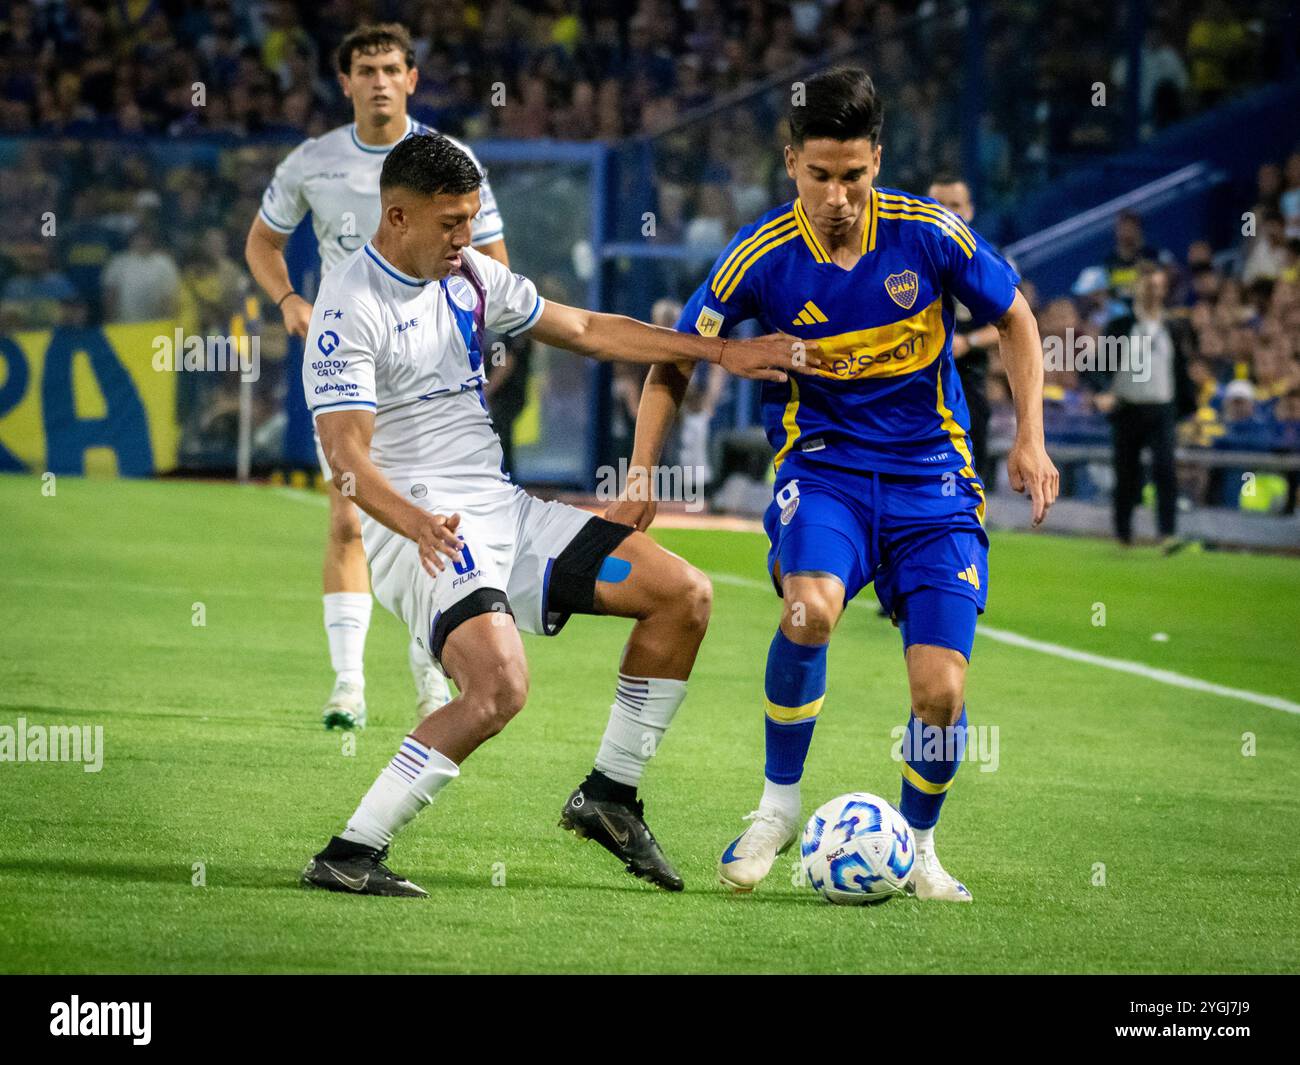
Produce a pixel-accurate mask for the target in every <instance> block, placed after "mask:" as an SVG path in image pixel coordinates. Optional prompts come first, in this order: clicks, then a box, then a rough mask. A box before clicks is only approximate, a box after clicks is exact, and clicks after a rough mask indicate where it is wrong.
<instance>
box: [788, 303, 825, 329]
mask: <svg viewBox="0 0 1300 1065" xmlns="http://www.w3.org/2000/svg"><path fill="white" fill-rule="evenodd" d="M824 321H826V315H824V314H822V312H821V308H820V307H818V306H817V304H815V303H813V301H812V300H809V301H808V302H807V303H805V304H804V305H803V310H801V311H800V312H799V313H798V314H797V315H795V318H794V321H793V322H791V323H790V324H791V325H816V324H818V323H819V322H824Z"/></svg>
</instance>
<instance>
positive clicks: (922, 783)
mask: <svg viewBox="0 0 1300 1065" xmlns="http://www.w3.org/2000/svg"><path fill="white" fill-rule="evenodd" d="M965 753H966V707H965V706H962V708H961V717H959V718H958V719H957V723H956V724H955V725H950V726H948V727H947V728H940V727H939V726H937V725H926V724H924V723H923V722H922V721H921V719H920V718H919V717H917V716H916V715H915V714H913V715H912V716H911V719H910V720H909V721H908V722H907V732H906V733H905V734H904V736H903V794H902V797H901V798H900V799H899V802H898V809H899V812H900V813H901V814H902V815H903V816H904V817H905V818H906V819H907V823H908V824H909V825H911V826H912V827H913V828H933V827H934V826H935V825H936V824H937V823H938V821H939V810H940V808H941V807H942V806H943V800H944V796H945V795H947V794H948V788H949V787H950V786H951V784H952V781H953V777H955V776H956V775H957V767H958V766H960V765H961V760H962V757H963V756H964V755H965Z"/></svg>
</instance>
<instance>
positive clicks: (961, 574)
mask: <svg viewBox="0 0 1300 1065" xmlns="http://www.w3.org/2000/svg"><path fill="white" fill-rule="evenodd" d="M957 579H958V580H959V581H965V582H966V583H967V584H969V585H970V586H971V587H972V588H974V589H975V590H976V591H979V587H980V575H979V573H978V572H976V569H975V567H974V566H973V565H972V566H967V567H966V568H965V569H964V570H959V571H958V573H957Z"/></svg>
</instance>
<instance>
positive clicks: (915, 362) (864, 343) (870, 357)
mask: <svg viewBox="0 0 1300 1065" xmlns="http://www.w3.org/2000/svg"><path fill="white" fill-rule="evenodd" d="M947 335H948V334H947V332H946V331H945V330H944V327H943V298H942V297H939V298H938V299H936V300H935V301H934V302H933V303H931V304H930V305H929V306H928V307H926V308H924V309H922V310H919V311H917V312H916V313H915V314H914V315H912V316H911V317H910V318H904V319H903V320H902V321H900V322H893V323H891V324H890V325H880V326H876V327H875V328H874V329H855V330H854V331H853V332H851V333H839V334H837V335H836V336H830V337H819V338H818V340H817V346H818V347H819V348H820V349H821V355H822V366H821V367H820V368H819V369H817V370H816V371H814V372H815V373H817V374H820V375H821V376H822V377H829V378H831V379H832V380H835V381H857V380H861V379H862V378H864V377H898V376H901V375H902V374H909V373H912V372H913V371H915V370H919V369H920V368H921V367H922V366H928V365H929V364H930V363H932V362H934V360H935V359H937V358H938V357H939V353H940V352H941V351H943V344H944V340H945V339H946V338H947ZM967 461H969V459H968V460H967Z"/></svg>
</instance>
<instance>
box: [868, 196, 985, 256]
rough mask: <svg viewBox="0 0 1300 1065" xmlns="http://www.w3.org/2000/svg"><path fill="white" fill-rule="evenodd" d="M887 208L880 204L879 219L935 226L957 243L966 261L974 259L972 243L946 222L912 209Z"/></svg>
mask: <svg viewBox="0 0 1300 1065" xmlns="http://www.w3.org/2000/svg"><path fill="white" fill-rule="evenodd" d="M889 208H891V205H889V204H881V211H880V217H881V218H901V220H902V221H907V222H930V224H931V225H932V226H937V228H939V229H941V230H943V231H944V233H946V234H948V235H949V237H952V238H953V239H954V241H956V242H957V244H958V247H961V250H962V251H963V252H965V255H966V257H967V259H974V257H975V244H974V242H970V241H967V239H966V237H965V235H963V234H962V233H961V231H959V230H957V229H954V228H953V226H952V225H949V224H948V222H946V221H943V220H940V218H936V217H935V216H933V215H926V213H917V211H915V209H914V208H898V209H889Z"/></svg>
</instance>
